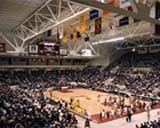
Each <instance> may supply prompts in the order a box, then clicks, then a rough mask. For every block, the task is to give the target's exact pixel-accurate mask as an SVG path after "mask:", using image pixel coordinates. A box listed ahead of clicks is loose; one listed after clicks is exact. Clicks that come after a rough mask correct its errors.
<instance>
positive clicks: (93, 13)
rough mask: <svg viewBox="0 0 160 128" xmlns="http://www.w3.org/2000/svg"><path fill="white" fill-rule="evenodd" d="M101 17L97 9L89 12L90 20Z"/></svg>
mask: <svg viewBox="0 0 160 128" xmlns="http://www.w3.org/2000/svg"><path fill="white" fill-rule="evenodd" d="M98 16H99V11H98V10H96V9H93V10H91V11H90V12H89V20H93V19H95V18H97V17H98Z"/></svg>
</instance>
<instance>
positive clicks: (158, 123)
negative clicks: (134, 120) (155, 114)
mask: <svg viewBox="0 0 160 128" xmlns="http://www.w3.org/2000/svg"><path fill="white" fill-rule="evenodd" d="M135 128H160V119H158V120H154V121H147V122H144V123H141V124H140V125H136V127H135Z"/></svg>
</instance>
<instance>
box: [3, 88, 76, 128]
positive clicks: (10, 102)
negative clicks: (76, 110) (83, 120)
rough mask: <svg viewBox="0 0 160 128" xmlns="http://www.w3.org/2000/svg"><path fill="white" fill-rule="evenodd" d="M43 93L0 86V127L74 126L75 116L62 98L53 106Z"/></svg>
mask: <svg viewBox="0 0 160 128" xmlns="http://www.w3.org/2000/svg"><path fill="white" fill-rule="evenodd" d="M49 103H50V100H49V99H47V98H46V97H45V96H43V95H39V96H38V97H35V95H34V94H32V93H31V92H30V93H28V91H25V90H22V89H19V88H14V89H11V88H9V87H7V86H0V126H1V127H2V128H76V127H77V119H76V116H75V115H74V114H72V113H70V112H69V111H68V110H66V109H65V106H64V105H65V102H64V101H63V100H59V101H55V102H54V104H53V106H52V105H50V104H49Z"/></svg>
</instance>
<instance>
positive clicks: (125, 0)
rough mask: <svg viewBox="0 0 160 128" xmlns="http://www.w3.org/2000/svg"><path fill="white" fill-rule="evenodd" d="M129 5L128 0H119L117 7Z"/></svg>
mask: <svg viewBox="0 0 160 128" xmlns="http://www.w3.org/2000/svg"><path fill="white" fill-rule="evenodd" d="M129 6H131V3H130V1H129V0H119V7H120V8H126V7H129Z"/></svg>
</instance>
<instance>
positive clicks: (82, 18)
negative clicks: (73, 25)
mask: <svg viewBox="0 0 160 128" xmlns="http://www.w3.org/2000/svg"><path fill="white" fill-rule="evenodd" d="M86 19H87V16H86V14H82V15H81V16H80V17H79V32H84V31H86Z"/></svg>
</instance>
